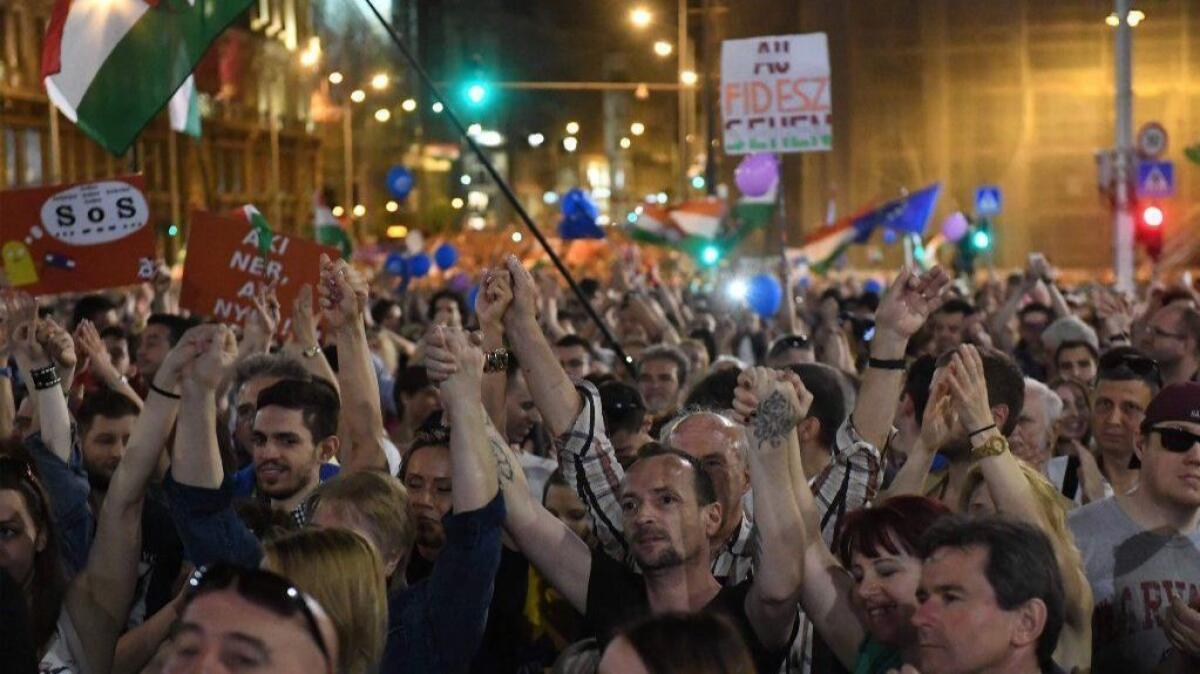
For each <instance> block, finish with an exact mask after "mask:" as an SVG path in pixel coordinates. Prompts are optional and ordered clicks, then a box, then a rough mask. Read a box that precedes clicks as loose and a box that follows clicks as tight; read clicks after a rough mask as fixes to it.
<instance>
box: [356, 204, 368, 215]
mask: <svg viewBox="0 0 1200 674" xmlns="http://www.w3.org/2000/svg"><path fill="white" fill-rule="evenodd" d="M366 214H367V207H366V206H363V205H362V204H356V205H355V206H354V217H356V218H361V217H362V216H364V215H366Z"/></svg>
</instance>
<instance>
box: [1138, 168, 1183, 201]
mask: <svg viewBox="0 0 1200 674" xmlns="http://www.w3.org/2000/svg"><path fill="white" fill-rule="evenodd" d="M1137 195H1138V196H1139V197H1142V198H1149V199H1159V198H1162V197H1172V196H1175V163H1174V162H1170V161H1141V162H1138V179H1137Z"/></svg>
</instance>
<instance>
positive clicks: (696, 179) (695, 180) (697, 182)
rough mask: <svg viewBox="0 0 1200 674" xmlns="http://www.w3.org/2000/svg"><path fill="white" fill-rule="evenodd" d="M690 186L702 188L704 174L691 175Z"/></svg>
mask: <svg viewBox="0 0 1200 674" xmlns="http://www.w3.org/2000/svg"><path fill="white" fill-rule="evenodd" d="M692 187H694V188H695V189H698V190H702V189H704V176H693V177H692Z"/></svg>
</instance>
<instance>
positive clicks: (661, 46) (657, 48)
mask: <svg viewBox="0 0 1200 674" xmlns="http://www.w3.org/2000/svg"><path fill="white" fill-rule="evenodd" d="M673 51H675V47H673V46H672V45H671V43H670V42H667V41H666V40H659V41H658V42H655V43H654V53H655V54H658V55H659V56H662V57H664V58H666V57H667V56H670V55H671V52H673Z"/></svg>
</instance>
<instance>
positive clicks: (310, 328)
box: [283, 283, 341, 396]
mask: <svg viewBox="0 0 1200 674" xmlns="http://www.w3.org/2000/svg"><path fill="white" fill-rule="evenodd" d="M283 349H284V351H285V352H287V353H290V354H292V355H294V356H295V357H296V358H297V359H299V360H300V362H301V363H302V364H303V365H304V369H305V370H308V371H309V373H311V374H312V375H313V376H314V377H320V378H321V379H324V380H325V381H327V382H329V383H331V384H333V386H334V388H338V380H337V374H336V373H334V371H333V368H332V367H330V366H329V361H328V360H326V358H325V352H324V351H322V350H321V342H320V341H319V340H318V338H317V321H316V318H315V317H314V316H313V293H312V286H310V285H308V284H307V283H306V284H304V285H302V286H300V292H299V293H298V294H297V295H296V302H295V304H293V305H292V339H291V340H289V341H288V342H287V343H286V344H284V347H283ZM338 395H339V396H341V390H340V389H339V390H338Z"/></svg>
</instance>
